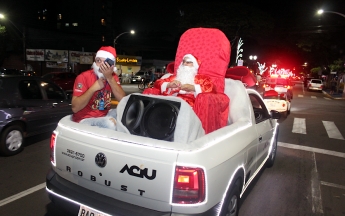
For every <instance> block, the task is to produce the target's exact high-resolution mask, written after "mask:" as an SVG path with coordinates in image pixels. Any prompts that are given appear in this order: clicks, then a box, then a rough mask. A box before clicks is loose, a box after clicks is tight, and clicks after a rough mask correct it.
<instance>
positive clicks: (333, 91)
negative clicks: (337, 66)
mask: <svg viewBox="0 0 345 216" xmlns="http://www.w3.org/2000/svg"><path fill="white" fill-rule="evenodd" d="M336 88H337V80H335V77H333V79H332V80H331V92H330V94H331V95H333V94H334V93H335V92H336Z"/></svg>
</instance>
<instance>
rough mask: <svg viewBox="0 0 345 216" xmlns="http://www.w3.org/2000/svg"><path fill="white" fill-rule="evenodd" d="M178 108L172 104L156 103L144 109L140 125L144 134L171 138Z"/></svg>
mask: <svg viewBox="0 0 345 216" xmlns="http://www.w3.org/2000/svg"><path fill="white" fill-rule="evenodd" d="M178 111H179V109H178V108H177V107H176V106H174V105H173V104H169V103H156V104H153V105H152V106H150V107H148V109H146V110H145V113H144V116H143V119H142V122H141V123H142V125H143V127H142V128H143V130H144V131H143V132H144V136H148V137H152V138H155V139H164V140H171V139H172V138H173V137H172V136H173V135H174V131H175V127H176V120H177V116H178Z"/></svg>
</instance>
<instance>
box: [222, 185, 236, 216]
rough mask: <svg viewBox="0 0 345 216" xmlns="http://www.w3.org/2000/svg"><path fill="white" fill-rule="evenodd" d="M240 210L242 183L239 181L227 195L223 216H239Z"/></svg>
mask: <svg viewBox="0 0 345 216" xmlns="http://www.w3.org/2000/svg"><path fill="white" fill-rule="evenodd" d="M239 209H240V181H239V180H237V181H236V183H235V184H233V186H232V187H231V188H230V192H229V193H228V194H227V196H226V198H225V201H224V205H223V207H222V212H221V213H220V215H221V216H237V215H238V211H239Z"/></svg>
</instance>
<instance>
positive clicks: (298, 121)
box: [292, 118, 307, 134]
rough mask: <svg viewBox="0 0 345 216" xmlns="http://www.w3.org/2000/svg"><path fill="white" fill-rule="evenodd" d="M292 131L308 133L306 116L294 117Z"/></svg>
mask: <svg viewBox="0 0 345 216" xmlns="http://www.w3.org/2000/svg"><path fill="white" fill-rule="evenodd" d="M292 133H300V134H307V129H306V126H305V118H294V120H293V126H292Z"/></svg>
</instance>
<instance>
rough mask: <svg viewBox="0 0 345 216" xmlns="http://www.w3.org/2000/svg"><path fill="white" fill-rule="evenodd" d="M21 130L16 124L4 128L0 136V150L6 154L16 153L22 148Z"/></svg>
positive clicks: (22, 137)
mask: <svg viewBox="0 0 345 216" xmlns="http://www.w3.org/2000/svg"><path fill="white" fill-rule="evenodd" d="M23 140H24V136H23V130H22V128H21V127H20V126H18V125H12V126H9V127H8V128H6V129H5V130H4V131H3V133H2V134H1V138H0V152H1V153H2V154H4V155H6V156H10V155H15V154H18V153H19V152H21V151H22V150H23V147H24V146H23Z"/></svg>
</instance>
